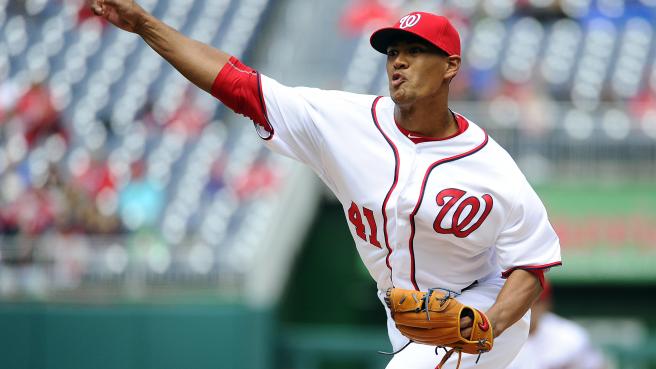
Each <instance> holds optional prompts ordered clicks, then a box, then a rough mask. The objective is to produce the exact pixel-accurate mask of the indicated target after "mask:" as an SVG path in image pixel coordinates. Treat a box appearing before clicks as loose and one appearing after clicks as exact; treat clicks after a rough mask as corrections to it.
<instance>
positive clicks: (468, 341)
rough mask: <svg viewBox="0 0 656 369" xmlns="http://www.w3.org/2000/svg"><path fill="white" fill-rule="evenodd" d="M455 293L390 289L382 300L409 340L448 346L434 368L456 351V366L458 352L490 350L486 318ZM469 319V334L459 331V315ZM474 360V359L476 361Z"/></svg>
mask: <svg viewBox="0 0 656 369" xmlns="http://www.w3.org/2000/svg"><path fill="white" fill-rule="evenodd" d="M454 296H455V293H453V292H450V291H446V290H440V289H431V290H428V292H419V291H414V290H404V289H400V288H390V289H388V290H387V295H386V297H385V302H386V303H387V306H388V307H389V309H390V311H391V313H392V318H393V319H394V322H395V323H396V327H397V328H398V329H399V331H401V333H403V335H404V336H406V337H408V338H409V339H410V340H411V341H414V342H417V343H422V344H426V345H433V346H437V347H443V348H445V349H446V348H450V350H448V351H447V354H446V355H445V356H444V357H443V358H442V361H441V362H440V363H439V364H438V366H437V367H436V369H439V368H441V367H442V365H444V363H445V362H446V361H447V360H448V359H449V357H450V356H451V355H452V354H453V352H457V353H458V365H457V367H459V366H460V360H461V358H462V356H461V355H462V353H463V352H464V353H468V354H478V355H479V357H480V354H482V353H484V352H488V351H490V350H491V349H492V345H493V343H494V335H493V333H492V327H491V325H490V322H489V320H488V318H487V317H486V316H485V314H483V313H482V312H480V311H479V310H477V309H475V308H472V307H469V306H466V305H463V304H462V303H460V302H459V301H458V300H456V299H455V297H454ZM465 316H469V317H471V318H472V319H473V326H472V333H471V336H470V337H463V336H462V335H461V334H460V318H462V317H465ZM477 361H478V360H477Z"/></svg>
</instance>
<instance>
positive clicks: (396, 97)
mask: <svg viewBox="0 0 656 369" xmlns="http://www.w3.org/2000/svg"><path fill="white" fill-rule="evenodd" d="M390 97H391V98H392V101H394V103H395V104H397V105H403V104H404V103H406V102H408V101H409V96H408V93H407V91H405V89H396V90H393V89H390Z"/></svg>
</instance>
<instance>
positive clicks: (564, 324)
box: [508, 283, 608, 369]
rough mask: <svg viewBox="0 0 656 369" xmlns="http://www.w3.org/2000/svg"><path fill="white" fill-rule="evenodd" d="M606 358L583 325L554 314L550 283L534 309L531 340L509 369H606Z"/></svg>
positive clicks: (534, 305)
mask: <svg viewBox="0 0 656 369" xmlns="http://www.w3.org/2000/svg"><path fill="white" fill-rule="evenodd" d="M606 368H608V364H607V363H606V360H605V359H604V357H603V355H602V354H601V352H600V351H599V350H597V349H596V348H595V347H594V346H593V345H592V344H591V342H590V337H589V335H588V333H587V332H586V331H585V329H583V327H581V326H580V325H578V324H576V323H574V322H573V321H571V320H567V319H565V318H563V317H560V316H558V315H556V314H554V313H553V312H551V287H550V285H549V284H548V283H547V284H546V285H545V288H544V291H543V292H542V295H541V296H540V298H539V299H538V300H537V301H536V302H535V303H534V304H533V307H532V308H531V328H530V331H529V336H528V340H527V341H526V343H525V344H524V347H522V350H521V351H520V352H519V354H518V355H517V357H516V358H515V360H514V361H513V362H512V363H511V364H510V366H508V369H606Z"/></svg>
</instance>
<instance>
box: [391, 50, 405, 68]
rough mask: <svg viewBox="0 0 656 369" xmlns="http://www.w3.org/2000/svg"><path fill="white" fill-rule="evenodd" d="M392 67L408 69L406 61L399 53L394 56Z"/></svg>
mask: <svg viewBox="0 0 656 369" xmlns="http://www.w3.org/2000/svg"><path fill="white" fill-rule="evenodd" d="M392 65H393V66H394V69H405V68H407V67H408V59H407V58H406V57H405V56H404V55H403V54H401V53H400V54H399V55H397V56H396V58H395V59H394V62H393V63H392Z"/></svg>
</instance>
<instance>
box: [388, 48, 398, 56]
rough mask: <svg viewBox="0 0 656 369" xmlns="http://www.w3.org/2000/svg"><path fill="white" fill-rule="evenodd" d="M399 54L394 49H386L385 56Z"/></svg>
mask: <svg viewBox="0 0 656 369" xmlns="http://www.w3.org/2000/svg"><path fill="white" fill-rule="evenodd" d="M398 54H399V51H398V50H396V49H391V48H390V49H387V56H396V55H398Z"/></svg>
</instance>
